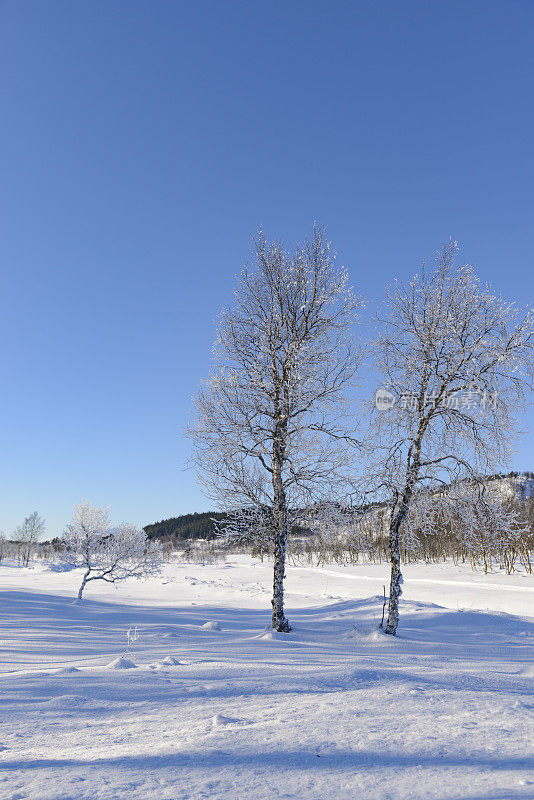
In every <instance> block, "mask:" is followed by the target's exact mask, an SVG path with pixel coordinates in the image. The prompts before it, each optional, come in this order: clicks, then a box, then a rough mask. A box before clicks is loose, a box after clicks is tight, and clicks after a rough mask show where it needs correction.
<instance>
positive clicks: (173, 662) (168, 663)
mask: <svg viewBox="0 0 534 800" xmlns="http://www.w3.org/2000/svg"><path fill="white" fill-rule="evenodd" d="M158 664H159V665H160V666H162V667H177V666H178V665H179V664H180V662H179V661H178V659H177V658H173V656H165V658H163V659H162V660H161V661H159V662H158Z"/></svg>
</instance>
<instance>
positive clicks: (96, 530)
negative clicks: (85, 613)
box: [59, 500, 161, 600]
mask: <svg viewBox="0 0 534 800" xmlns="http://www.w3.org/2000/svg"><path fill="white" fill-rule="evenodd" d="M61 544H62V549H61V550H60V554H59V557H60V559H61V561H62V562H63V563H64V564H66V565H68V566H70V567H79V568H81V569H83V571H84V572H83V577H82V582H81V585H80V588H79V591H78V600H81V599H82V595H83V590H84V589H85V587H86V585H87V584H88V583H89V582H90V581H106V582H107V583H117V582H119V581H123V580H125V579H126V578H147V577H149V576H150V575H154V574H156V573H157V572H159V570H160V568H161V546H160V544H159V542H156V541H153V540H149V539H147V536H146V534H145V532H144V531H143V530H142V529H140V528H137V527H136V526H135V525H129V524H127V523H123V524H121V525H118V526H117V527H114V528H112V527H111V526H110V522H109V510H108V509H104V508H97V507H93V506H90V505H89V503H87V501H85V500H84V501H83V502H82V503H81V504H80V505H79V506H75V509H74V515H73V518H72V521H71V522H70V523H69V524H68V525H67V527H66V528H65V532H64V534H63V537H62V540H61Z"/></svg>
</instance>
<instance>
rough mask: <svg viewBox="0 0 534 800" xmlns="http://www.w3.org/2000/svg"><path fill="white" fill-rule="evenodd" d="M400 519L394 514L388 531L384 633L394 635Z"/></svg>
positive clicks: (399, 580)
mask: <svg viewBox="0 0 534 800" xmlns="http://www.w3.org/2000/svg"><path fill="white" fill-rule="evenodd" d="M400 525H401V520H400V518H399V515H398V514H397V515H395V516H394V518H393V520H392V522H391V527H390V531H389V558H390V562H391V580H390V584H389V605H388V621H387V625H386V633H389V634H391V635H392V636H395V635H396V633H397V628H398V625H399V600H400V596H401V594H402V589H401V586H402V572H401V560H400V547H399V531H400Z"/></svg>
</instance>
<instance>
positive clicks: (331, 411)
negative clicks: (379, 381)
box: [189, 227, 361, 632]
mask: <svg viewBox="0 0 534 800" xmlns="http://www.w3.org/2000/svg"><path fill="white" fill-rule="evenodd" d="M253 255H254V260H255V269H253V270H251V269H249V267H248V266H245V268H244V269H243V271H242V273H241V275H240V277H239V283H238V287H237V290H236V291H235V304H234V306H233V308H231V309H228V310H225V311H223V313H222V314H221V318H220V324H219V329H218V336H217V340H216V343H215V347H214V353H215V359H216V361H215V367H214V370H213V372H212V374H211V377H210V378H208V379H207V380H206V381H204V383H203V386H202V387H201V389H200V391H199V394H198V398H197V400H196V412H197V413H196V421H195V424H194V425H193V426H192V427H191V428H190V429H189V434H190V436H191V437H192V440H193V446H194V447H193V461H194V463H195V464H196V466H197V468H198V471H199V477H200V480H201V482H202V484H203V487H204V490H205V493H206V494H207V495H208V496H209V497H210V498H212V499H214V500H215V501H216V502H217V504H218V505H219V506H220V507H221V508H223V509H226V510H233V511H234V513H233V514H231V515H230V516H229V518H228V521H227V524H226V531H227V532H229V533H233V534H234V535H241V534H243V535H250V532H251V531H252V532H254V534H255V535H256V536H257V537H258V538H259V539H261V540H262V541H265V539H268V540H269V541H270V542H272V548H273V555H274V576H273V599H272V607H273V608H272V625H273V628H275V629H276V630H277V631H286V632H287V631H289V630H290V626H289V623H288V621H287V619H286V617H285V614H284V583H283V582H284V577H285V558H286V543H287V535H288V530H289V529H290V527H291V525H292V524H294V523H295V522H296V520H297V517H298V510H299V509H302V508H304V507H306V506H309V505H310V504H312V503H314V502H317V501H319V500H322V499H325V498H326V499H330V498H331V497H332V496H337V495H339V494H340V493H342V491H343V488H344V482H345V478H346V475H347V471H348V470H349V468H350V461H351V455H350V453H349V448H348V446H347V444H348V438H347V427H346V422H347V411H348V405H347V398H346V396H345V395H346V391H347V390H348V389H349V387H350V386H351V385H352V384H353V382H354V379H355V375H356V371H357V367H358V361H359V357H358V353H357V350H356V347H355V345H354V340H353V339H352V337H351V336H350V327H351V325H352V323H354V322H355V321H356V318H357V309H358V307H359V305H361V301H359V300H358V299H357V298H356V297H355V296H354V294H353V292H352V290H351V289H349V288H348V287H347V272H346V270H345V269H344V268H336V266H335V264H334V259H335V256H334V255H333V254H332V253H331V251H330V247H329V243H328V242H327V241H326V239H325V235H324V232H323V230H322V229H321V228H317V227H316V228H314V231H313V236H312V238H311V240H310V241H308V240H307V241H306V242H305V243H304V244H303V245H298V246H296V247H295V249H294V250H293V251H292V252H288V251H287V250H285V249H284V248H283V246H282V244H281V243H280V242H267V241H266V238H265V236H264V234H263V232H262V231H260V232H259V234H258V235H257V237H255V238H254V239H253Z"/></svg>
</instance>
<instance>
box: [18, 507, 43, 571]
mask: <svg viewBox="0 0 534 800" xmlns="http://www.w3.org/2000/svg"><path fill="white" fill-rule="evenodd" d="M44 530H45V522H44V519H42V518H41V517H40V516H39V514H38V513H37V511H34V512H33V514H30V516H29V517H26V519H25V520H24V522H23V523H22V525H19V526H18V527H17V529H16V530H15V539H16V541H17V543H18V552H19V560H20V563H21V564H22V566H23V567H27V566H28V564H29V563H30V558H31V555H32V552H33V549H34V547H35V545H36V544H37V542H38V541H39V537H40V536H41V535H42V534H43V533H44Z"/></svg>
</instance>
